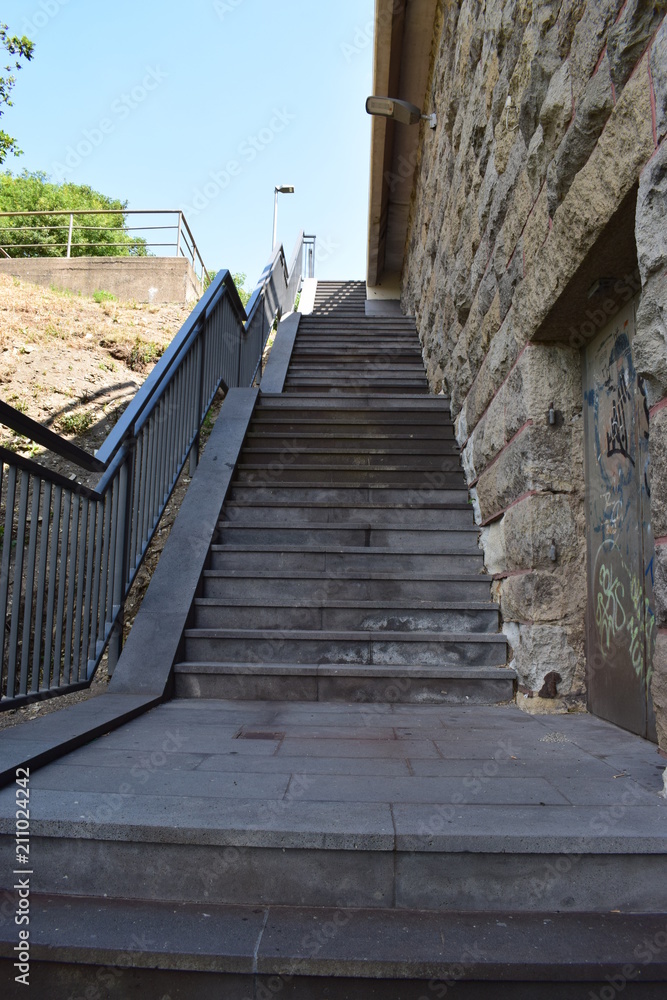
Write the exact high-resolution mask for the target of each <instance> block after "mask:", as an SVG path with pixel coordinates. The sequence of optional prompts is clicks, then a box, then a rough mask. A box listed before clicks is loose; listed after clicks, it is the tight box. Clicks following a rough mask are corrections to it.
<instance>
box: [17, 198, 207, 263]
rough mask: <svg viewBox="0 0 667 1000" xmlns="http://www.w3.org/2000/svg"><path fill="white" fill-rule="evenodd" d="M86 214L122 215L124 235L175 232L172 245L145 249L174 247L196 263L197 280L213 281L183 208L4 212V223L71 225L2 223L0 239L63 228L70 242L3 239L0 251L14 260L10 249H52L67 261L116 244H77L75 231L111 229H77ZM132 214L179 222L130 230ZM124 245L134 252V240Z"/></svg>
mask: <svg viewBox="0 0 667 1000" xmlns="http://www.w3.org/2000/svg"><path fill="white" fill-rule="evenodd" d="M82 215H119V216H122V218H123V222H122V225H121V226H120V227H119V232H123V233H126V234H127V233H129V232H130V231H132V232H134V231H136V232H148V231H149V230H150V231H152V230H156V229H159V230H174V231H175V234H176V235H175V238H174V239H173V240H171V241H170V242H168V243H157V242H153V241H148V240H145V241H143V243H142V246H144V247H145V248H146V249H149V248H151V247H173V248H174V250H175V254H174V256H176V257H186V258H187V259H188V260H189V261H190V263H191V264H192V267H193V269H194V271H195V274H196V275H197V277H198V278H200V279H201V280H202V281H203V279H204V278H206V280H207V281H210V275H209V273H208V271H207V270H206V267H205V265H204V261H203V259H202V256H201V254H200V252H199V248H198V247H197V244H196V243H195V238H194V236H193V235H192V230H191V229H190V226H189V225H188V222H187V219H186V218H185V215H184V214H183V212H182V211H181V209H180V208H132V209H126V208H73V209H67V208H62V209H60V208H58V209H45V210H44V211H39V210H38V209H37V210H31V211H25V212H0V220H2V219H9V218H23V217H33V218H36V217H39V218H41V217H47V216H49V217H50V216H66V217H67V218H68V219H69V223H68V225H65V226H45V225H42V226H39V225H34V226H11V227H5V226H3V225H2V223H1V221H0V236H1V235H2V233H3V231H4V232H13V233H16V232H21V233H23V232H36V231H37V230H42V229H45V230H47V231H53V230H61V229H62V230H67V234H68V235H67V240H65V241H63V242H62V243H48V244H44V243H27V242H26V243H5V242H2V240H1V239H0V252H2V253H3V254H4V255H5V257H9V258H10V259H11V254H9V253H8V252H7V251H8V250H39V249H41V248H44V249H48V250H64V251H65V253H64V254H63V255H62V256H64V257H66V258H69V257H71V255H72V253H71V252H72V250H73V249H82V248H88V249H90V250H92V249H94V248H100V247H110V246H113V244H110V243H102V242H101V243H75V242H73V234H74V232H75V231H79V232H82V231H84V230H86V231H91V230H97V231H104V232H105V231H107V227H106V226H78V227H77V230H75V229H74V219H75V217H76V218H78V217H79V216H82ZM129 215H161V216H165V215H167V216H176V220H175V222H173V223H171V224H170V225H167V226H133V227H132V229H131V230H129V229H127V228H126V226H125V220H126V217H127V216H129ZM188 240H189V242H188ZM120 246H124V247H125V249H126V250H131V249H132V246H133V245H132V241H131V239H130V240H129V241H128V242H127V243H124V244H120ZM137 246H139V242H138V240H137V242H136V244H135V247H134V248H135V249H136V247H137ZM186 251H187V252H186ZM27 256H28V257H39V256H41V255H40V254H27ZM90 256H92V257H94V256H99V255H96V254H94V253H91V254H90Z"/></svg>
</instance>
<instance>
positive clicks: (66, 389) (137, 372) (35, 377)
mask: <svg viewBox="0 0 667 1000" xmlns="http://www.w3.org/2000/svg"><path fill="white" fill-rule="evenodd" d="M189 313H190V308H189V307H187V306H180V305H173V304H168V305H148V304H143V303H140V304H137V303H126V302H118V301H116V300H115V299H114V298H113V297H109V296H108V295H107V294H106V293H104V292H101V293H97V294H96V296H95V297H93V298H89V297H87V296H83V295H77V294H74V293H69V292H62V291H58V290H54V289H45V288H41V287H39V286H37V285H30V284H28V283H26V282H21V281H19V280H18V279H16V278H11V277H8V276H6V275H0V399H2V400H3V401H5V402H7V403H9V404H10V405H11V406H14V407H16V408H17V409H19V410H21V412H23V413H25V414H26V415H27V416H29V417H32V418H33V419H35V420H37V421H39V422H40V423H41V424H43V425H45V426H46V427H49V428H51V429H52V430H54V431H56V432H57V433H59V434H61V435H63V436H65V437H67V438H68V439H70V440H72V441H75V442H76V443H77V444H78V445H79V446H80V447H82V448H84V449H85V450H86V451H89V452H92V451H94V450H95V449H96V448H98V447H99V446H100V444H101V443H102V441H103V440H104V439H105V437H106V436H107V434H108V433H109V431H110V430H111V428H112V427H113V425H114V424H115V422H116V421H117V420H118V417H119V416H120V414H121V413H122V412H123V410H124V408H125V407H126V406H127V404H128V403H129V401H130V400H131V399H132V397H133V396H134V394H135V392H136V391H137V388H138V386H140V385H141V383H142V382H143V381H144V379H145V378H146V376H147V375H148V373H149V372H150V371H151V370H152V368H153V366H154V364H155V362H156V361H157V360H158V359H159V358H160V357H161V355H162V354H163V352H164V350H165V349H166V347H167V346H168V345H169V343H170V342H171V340H172V339H173V337H174V336H175V334H176V333H177V332H178V330H179V329H180V327H181V326H182V325H183V323H184V322H185V320H186V319H187V317H188V315H189ZM221 403H222V397H220V398H219V399H216V402H215V403H214V406H213V407H212V413H211V417H214V416H216V415H217V411H218V410H219V408H220V405H221ZM211 425H212V420H209V421H207V427H206V428H205V431H206V430H207V429H209V428H210V426H211ZM205 436H206V434H205V433H204V435H203V437H205ZM0 444H2V445H3V446H4V447H5V448H9V449H10V450H12V451H14V452H17V453H19V454H22V455H24V456H25V457H28V458H34V459H35V460H36V461H38V462H40V463H42V464H44V465H47V466H48V467H50V468H54V469H57V470H58V471H60V472H63V473H64V474H66V475H70V474H72V467H71V466H69V465H68V463H66V462H63V461H61V460H60V459H57V458H55V457H53V456H49V455H47V454H45V452H44V450H43V449H41V448H38V447H37V446H36V445H35V444H34V442H32V441H30V440H28V439H27V438H26V437H23V436H21V435H19V434H16V433H14V432H12V431H11V430H9V429H8V428H6V427H3V426H1V425H0ZM98 478H99V476H98V475H96V474H91V475H86V474H83V475H82V474H80V470H79V474H77V479H79V481H82V482H88V483H95V482H96V481H97V479H98ZM189 482H190V479H189V476H188V475H187V470H186V471H185V472H184V473H183V474H182V475H181V478H180V479H179V481H178V483H177V484H176V487H175V489H174V492H173V494H172V497H171V500H170V502H169V504H168V506H167V509H166V511H165V514H164V516H163V518H162V521H161V523H160V526H159V528H158V531H157V533H156V535H155V538H154V539H153V542H152V544H151V546H150V548H149V550H148V552H147V554H146V558H145V560H144V563H143V565H142V568H141V570H140V571H139V574H138V576H137V579H136V580H135V583H134V586H133V587H132V590H131V592H130V595H129V597H128V600H127V603H126V617H125V629H124V631H125V633H126V634H127V632H129V629H130V627H131V625H132V622H133V621H134V618H135V616H136V613H137V611H138V610H139V606H140V604H141V599H142V597H143V595H144V593H145V592H146V589H147V587H148V584H149V582H150V578H151V574H152V572H153V569H154V568H155V565H156V564H157V560H158V558H159V555H160V553H161V551H162V549H163V548H164V545H165V543H166V541H167V538H168V537H169V531H170V530H171V525H172V524H173V521H174V519H175V517H176V514H177V513H178V509H179V507H180V504H181V500H182V499H183V496H184V494H185V491H186V489H187V487H188V484H189ZM107 683H108V675H107V670H106V657H105V659H104V660H103V661H102V663H101V665H100V667H99V668H98V671H97V674H96V677H95V679H94V681H93V684H92V686H91V688H90V689H89V690H87V691H82V692H78V693H76V694H72V695H66V696H64V697H60V698H54V699H50V700H48V701H40V702H35V703H33V704H32V705H28V706H26V707H24V708H21V709H16V710H8V711H4V712H0V729H2V728H5V727H7V726H11V725H15V724H17V723H19V722H23V721H24V720H26V719H30V718H35V717H37V716H40V715H44V714H47V713H48V712H52V711H57V710H58V709H60V708H63V707H65V706H66V705H71V704H73V703H76V702H78V701H83V700H85V699H86V698H89V697H93V696H95V695H96V694H100V693H102V692H103V691H104V690H105V689H106V686H107Z"/></svg>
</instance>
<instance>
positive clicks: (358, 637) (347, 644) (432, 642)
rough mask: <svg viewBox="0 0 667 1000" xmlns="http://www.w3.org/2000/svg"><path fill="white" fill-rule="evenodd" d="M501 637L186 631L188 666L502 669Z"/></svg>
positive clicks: (214, 629)
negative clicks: (261, 665) (275, 665)
mask: <svg viewBox="0 0 667 1000" xmlns="http://www.w3.org/2000/svg"><path fill="white" fill-rule="evenodd" d="M506 654H507V644H506V640H505V637H504V636H502V635H491V634H488V633H476V632H461V633H449V632H418V633H417V632H383V633H381V635H378V633H377V632H361V631H357V632H339V631H332V632H325V631H317V630H316V631H296V630H284V629H240V630H233V629H222V628H213V629H201V628H191V629H186V631H185V659H186V660H187V661H188V662H198V663H215V662H220V661H224V662H228V661H231V660H233V661H235V662H237V663H255V664H261V663H263V662H264V661H265V660H267V659H268V660H269V661H271V662H273V663H296V664H303V663H308V664H330V665H338V666H339V667H340V668H341V669H342V670H345V668H346V667H348V666H350V665H353V664H357V665H365V666H377V667H379V668H382V667H383V666H392V667H399V666H400V667H405V668H406V674H409V673H410V671H411V670H412V667H438V668H439V667H451V666H455V667H469V668H471V669H475V668H477V667H482V666H484V667H486V666H501V665H503V664H504V663H505V661H506V658H507V655H506Z"/></svg>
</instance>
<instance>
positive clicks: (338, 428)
mask: <svg viewBox="0 0 667 1000" xmlns="http://www.w3.org/2000/svg"><path fill="white" fill-rule="evenodd" d="M286 434H289V435H290V436H292V435H294V436H295V437H296V438H297V439H299V440H301V439H303V440H306V439H307V435H308V434H310V435H312V436H314V437H316V438H319V439H323V440H325V441H329V442H330V441H331V440H332V439H333V440H337V441H340V442H343V441H345V442H347V441H348V440H350V441H358V442H359V443H360V444H362V445H363V444H364V443H372V442H373V441H380V442H383V443H384V442H385V441H395V442H396V446H397V448H400V447H404V446H405V445H406V444H408V443H409V442H413V443H415V444H417V445H420V444H421V445H424V446H427V445H428V446H432V444H433V443H436V444H439V443H443V444H444V443H445V442H447V443H448V444H449V443H453V441H454V425H453V424H452V422H451V420H449V419H447V420H444V421H442V422H440V423H431V422H430V421H429V422H428V423H425V422H418V423H415V422H413V421H412V420H411V419H409V418H408V419H406V420H405V422H403V421H401V422H400V423H397V422H396V418H395V417H394V420H393V421H382V422H378V421H375V420H373V421H369V422H368V423H366V424H363V425H359V424H357V425H356V426H355V425H354V424H353V423H352V422H351V421H348V420H342V419H341V420H339V418H338V415H337V414H336V415H335V416H334V415H332V417H331V419H330V420H323V419H322V417H321V416H320V417H318V418H316V419H308V417H299V416H298V413H297V414H287V413H286V414H282V413H280V415H279V416H277V417H276V418H275V419H271V418H270V417H268V416H266V415H265V414H259V415H257V416H255V417H254V418H253V421H252V423H251V425H250V430H249V437H248V440H249V441H253V440H255V439H260V438H261V439H264V438H266V437H269V438H270V437H272V436H273V437H279V438H281V439H283V438H284V437H285V435H286Z"/></svg>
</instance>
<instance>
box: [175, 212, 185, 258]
mask: <svg viewBox="0 0 667 1000" xmlns="http://www.w3.org/2000/svg"><path fill="white" fill-rule="evenodd" d="M182 232H183V213H182V212H179V213H178V235H177V237H176V256H177V257H180V256H181V235H182Z"/></svg>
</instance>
